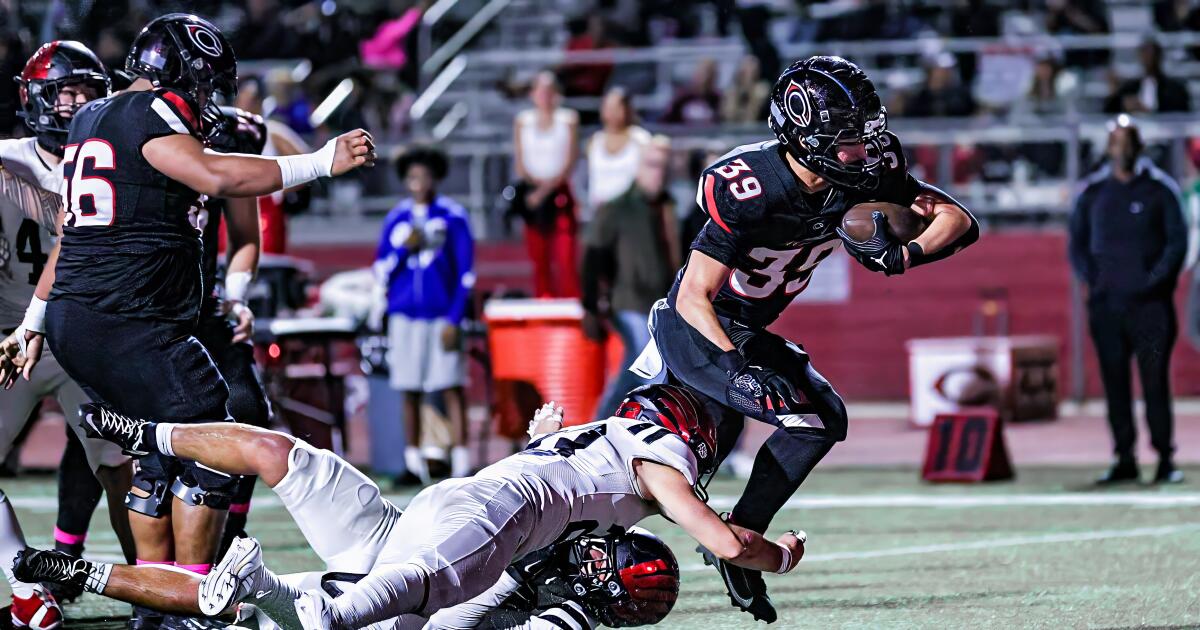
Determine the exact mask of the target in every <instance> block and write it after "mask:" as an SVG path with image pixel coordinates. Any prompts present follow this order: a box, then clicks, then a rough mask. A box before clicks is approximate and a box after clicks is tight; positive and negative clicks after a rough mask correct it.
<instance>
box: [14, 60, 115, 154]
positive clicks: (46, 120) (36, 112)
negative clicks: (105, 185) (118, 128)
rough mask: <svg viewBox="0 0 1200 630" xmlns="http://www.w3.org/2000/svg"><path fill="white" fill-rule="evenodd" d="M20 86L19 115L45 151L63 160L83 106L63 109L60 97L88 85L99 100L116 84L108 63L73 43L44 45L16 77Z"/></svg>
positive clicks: (64, 107) (71, 106) (75, 105)
mask: <svg viewBox="0 0 1200 630" xmlns="http://www.w3.org/2000/svg"><path fill="white" fill-rule="evenodd" d="M16 81H17V83H18V84H19V85H20V89H19V92H20V102H21V111H20V112H19V115H20V116H21V117H22V118H24V119H25V124H26V125H27V126H28V127H29V128H30V129H31V130H32V131H33V133H34V134H35V135H36V136H37V139H38V144H39V145H41V146H42V148H44V149H46V150H47V151H50V152H51V153H54V154H55V155H59V156H61V155H62V154H63V145H64V144H66V142H67V131H68V130H69V129H70V127H71V116H74V115H75V111H76V110H78V109H79V107H80V106H79V105H77V104H74V103H72V104H71V105H65V106H64V105H60V104H59V102H58V95H59V92H60V91H61V90H62V88H63V87H64V86H66V85H78V84H83V85H86V86H87V87H88V88H90V89H91V91H93V92H95V93H96V98H104V97H106V96H108V93H109V90H110V88H111V86H112V83H111V82H110V81H109V78H108V72H107V71H106V70H105V68H104V63H103V62H101V61H100V58H99V57H97V56H96V53H94V52H92V51H91V50H90V49H89V48H88V47H87V46H84V45H83V44H81V43H79V42H76V41H70V40H62V41H53V42H49V43H47V44H43V45H42V47H41V48H38V49H37V52H35V53H33V56H32V57H30V58H29V61H27V62H26V63H25V69H24V70H22V71H21V75H20V76H18V77H16Z"/></svg>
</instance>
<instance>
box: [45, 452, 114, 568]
mask: <svg viewBox="0 0 1200 630" xmlns="http://www.w3.org/2000/svg"><path fill="white" fill-rule="evenodd" d="M103 494H104V488H103V487H102V486H101V485H100V482H99V481H97V480H96V475H95V474H94V473H93V472H92V468H91V466H89V465H88V461H87V454H86V453H85V452H84V450H83V445H82V444H80V442H79V437H78V436H76V435H75V432H74V431H72V430H69V429H68V430H67V447H66V448H65V449H63V456H62V461H61V462H60V463H59V466H58V517H57V519H56V520H55V527H54V548H55V549H57V550H59V551H63V552H66V553H69V554H71V555H72V556H75V557H79V556H81V555H83V541H84V539H85V538H86V537H87V531H88V524H89V523H90V522H91V520H92V514H93V513H95V511H96V506H97V505H99V504H100V497H102V496H103Z"/></svg>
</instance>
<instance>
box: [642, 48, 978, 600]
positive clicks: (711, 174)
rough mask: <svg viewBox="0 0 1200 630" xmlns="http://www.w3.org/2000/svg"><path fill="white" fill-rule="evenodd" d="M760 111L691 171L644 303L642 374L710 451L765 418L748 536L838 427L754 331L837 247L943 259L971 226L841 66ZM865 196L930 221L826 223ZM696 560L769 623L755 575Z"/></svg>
mask: <svg viewBox="0 0 1200 630" xmlns="http://www.w3.org/2000/svg"><path fill="white" fill-rule="evenodd" d="M768 122H769V126H770V127H771V129H772V131H774V133H775V135H776V140H772V141H768V142H761V143H758V144H750V145H745V146H741V147H738V148H736V149H734V150H733V151H731V152H729V153H728V154H726V155H725V156H723V157H721V159H719V160H717V162H715V163H714V164H712V165H711V166H709V167H708V168H706V169H705V170H704V172H703V173H702V174H701V176H700V184H699V189H698V192H697V202H698V203H699V204H700V207H701V208H702V209H703V210H704V211H705V212H706V213H707V214H708V217H709V219H708V222H707V223H706V224H705V226H704V228H703V230H701V232H700V234H699V235H698V236H697V237H696V239H695V241H694V242H693V243H692V251H691V255H690V257H689V259H688V261H687V263H686V264H685V266H684V267H683V269H682V270H680V272H679V274H678V276H677V277H676V280H675V284H674V286H672V287H671V290H670V292H669V294H668V295H667V298H666V299H665V300H660V301H659V303H658V304H657V305H656V306H655V309H654V311H653V312H652V314H651V329H652V333H653V338H654V342H653V343H652V344H651V347H650V348H648V352H647V353H645V355H644V357H643V358H644V359H645V361H643V362H642V365H643V366H644V367H643V368H642V370H641V371H642V375H643V376H647V377H654V376H660V377H661V373H662V370H661V367H663V366H665V368H666V376H667V378H669V379H670V380H671V381H673V382H681V383H684V384H686V385H688V386H691V387H693V388H695V389H697V390H699V391H701V392H703V393H704V394H705V395H706V396H707V397H708V398H709V400H708V403H709V404H710V405H712V406H713V407H715V409H714V410H713V411H714V413H715V414H716V415H717V416H718V417H720V418H721V419H722V420H721V422H720V425H719V436H720V442H719V444H718V451H719V452H720V455H721V456H722V457H724V456H726V455H728V453H729V452H730V450H731V449H732V448H733V447H734V445H735V444H736V442H737V438H738V436H739V435H740V434H741V431H742V427H743V424H744V421H743V417H744V416H750V417H752V418H755V419H757V420H761V421H764V422H770V423H773V424H775V425H777V426H778V427H779V428H778V429H776V431H775V433H774V434H772V435H771V437H770V438H769V439H768V440H767V442H766V444H765V445H764V446H763V447H762V449H761V450H760V451H759V453H758V456H757V458H756V459H755V462H754V468H753V472H752V474H751V477H750V481H749V483H748V484H747V486H746V491H745V493H744V494H743V496H742V498H741V500H740V501H739V502H738V504H737V505H736V506H735V507H734V509H733V512H732V514H731V516H730V519H731V521H732V522H735V523H737V524H739V525H741V526H744V527H747V528H749V529H752V530H755V531H759V532H762V531H765V530H766V528H767V526H768V524H769V523H770V522H771V519H772V518H773V517H774V516H775V514H776V512H778V511H779V509H780V508H781V507H782V506H783V504H784V502H786V501H787V500H788V498H790V497H791V495H792V494H793V493H794V492H795V490H796V489H797V488H798V487H799V486H800V484H801V483H802V482H803V481H804V479H805V477H807V476H808V473H809V472H810V471H811V470H812V469H813V467H814V466H816V464H817V462H819V461H820V460H821V458H822V457H824V456H825V454H826V453H827V452H829V450H830V448H832V446H833V445H834V444H835V443H836V442H839V441H841V440H843V439H845V437H846V424H847V422H846V421H847V418H846V407H845V405H844V404H843V402H842V399H841V397H840V396H838V394H837V392H836V391H834V389H833V387H832V386H831V385H830V384H829V382H828V381H826V380H825V379H824V378H823V377H822V376H821V375H820V373H818V372H817V371H816V369H814V368H813V366H812V363H811V361H810V360H809V357H808V355H807V354H806V353H805V352H804V350H803V349H802V348H801V347H800V346H798V345H796V344H794V343H792V342H790V341H788V340H786V339H783V338H782V337H779V336H778V335H775V334H772V333H770V332H767V331H766V330H765V327H766V326H768V325H770V324H771V323H772V322H773V321H775V319H776V318H777V317H778V316H779V314H780V313H781V312H782V311H783V309H784V308H785V307H787V305H788V304H789V303H790V302H791V301H792V299H793V298H794V297H795V296H796V295H797V294H798V293H800V292H801V291H803V290H804V288H805V287H806V286H807V285H808V282H809V279H810V277H811V274H812V272H813V269H814V268H815V267H816V266H817V264H819V263H820V262H821V261H822V260H823V259H825V258H826V257H827V256H829V255H830V254H831V253H833V251H834V250H836V249H837V248H838V247H839V246H842V245H844V246H845V247H846V249H847V251H848V252H849V253H850V254H851V255H852V256H854V257H855V258H856V259H857V260H858V261H859V262H860V263H862V264H863V265H865V266H866V267H868V268H869V269H872V270H874V271H879V272H883V273H886V274H888V275H893V274H900V273H904V272H905V270H907V269H909V268H911V267H914V266H916V265H920V264H924V263H928V262H932V261H934V260H938V259H940V258H944V257H946V256H949V255H950V254H952V253H954V252H956V251H958V250H960V249H962V248H963V247H966V246H967V245H970V244H971V243H972V242H974V241H975V240H976V239H977V238H978V233H979V230H978V226H977V223H976V221H975V219H974V217H972V216H971V214H970V213H969V212H967V211H966V210H965V209H964V208H963V207H962V206H961V205H959V204H958V203H957V202H955V201H954V200H953V199H951V198H950V197H949V196H948V195H946V194H945V193H943V192H941V191H939V190H937V189H936V188H934V187H932V186H929V185H927V184H925V183H923V182H921V181H918V180H917V179H915V178H913V177H912V176H911V175H909V174H908V172H907V165H906V163H905V160H904V153H903V152H902V150H901V147H900V142H899V140H898V139H897V138H896V136H895V135H893V134H892V133H890V132H888V131H887V118H886V112H885V110H884V108H883V107H882V105H881V104H880V102H879V97H878V96H877V94H876V93H875V88H874V86H873V85H872V83H871V81H870V79H868V78H867V76H866V74H865V73H863V72H862V71H861V70H860V69H859V68H858V67H857V66H855V65H854V64H852V63H850V62H849V61H846V60H845V59H841V58H839V57H812V58H810V59H807V60H804V61H799V62H796V63H795V64H793V65H792V66H791V67H789V68H788V69H787V70H786V71H784V73H783V74H782V75H781V76H780V77H779V80H778V81H777V82H776V84H775V87H774V88H773V90H772V94H771V116H770V119H769V121H768ZM865 201H885V202H890V203H895V204H899V205H902V206H911V207H912V208H913V209H914V210H915V211H917V212H919V213H920V214H922V215H924V216H925V217H926V218H927V219H929V220H930V224H929V226H928V228H927V229H926V231H925V232H924V233H923V234H922V235H921V236H920V237H918V238H917V239H916V240H914V241H913V242H911V243H898V242H896V241H895V239H893V238H892V237H891V236H890V235H889V233H888V232H887V219H886V217H885V216H884V215H883V214H882V213H876V215H875V235H874V236H873V237H872V238H871V239H869V240H867V241H865V242H857V241H854V240H852V239H850V238H849V237H847V236H846V235H844V234H842V233H841V232H840V224H841V219H842V216H843V214H844V213H845V212H846V210H848V209H849V208H851V207H852V206H854V205H856V204H858V203H862V202H865ZM656 352H657V355H656ZM659 355H660V356H661V362H659V361H657V360H656V359H657V358H658V356H659ZM655 367H658V368H659V369H658V370H655V369H654V368H655ZM656 371H657V372H659V374H655V372H656ZM709 559H710V560H713V561H714V562H716V563H717V565H718V569H719V570H720V571H721V573H722V576H723V577H724V578H725V582H726V586H727V587H728V588H729V590H730V596H731V599H732V601H733V603H734V605H736V606H738V607H740V608H742V609H743V610H747V611H749V612H750V613H751V614H753V615H754V616H755V618H756V619H762V620H765V621H768V622H770V621H774V619H775V616H776V615H775V611H774V608H773V606H772V605H771V603H770V599H769V598H768V597H767V596H766V587H765V585H764V584H763V582H762V578H761V575H760V574H758V573H757V572H752V571H745V570H742V569H738V568H736V567H732V566H730V565H728V564H727V563H722V562H719V561H716V560H715V559H712V558H709Z"/></svg>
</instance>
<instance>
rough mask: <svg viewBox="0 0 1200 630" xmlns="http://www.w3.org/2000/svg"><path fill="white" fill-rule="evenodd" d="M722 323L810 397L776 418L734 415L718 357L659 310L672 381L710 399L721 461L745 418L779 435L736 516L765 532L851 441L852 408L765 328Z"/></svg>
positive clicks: (655, 329) (665, 309)
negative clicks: (836, 449) (837, 447)
mask: <svg viewBox="0 0 1200 630" xmlns="http://www.w3.org/2000/svg"><path fill="white" fill-rule="evenodd" d="M718 319H720V321H721V325H722V327H724V328H725V332H726V333H727V334H728V335H729V339H730V340H731V341H732V342H733V343H734V345H735V346H736V347H737V348H738V350H739V351H740V352H741V353H742V355H743V356H745V357H746V358H747V359H749V360H750V361H751V362H752V363H754V364H756V365H761V366H764V367H769V368H771V369H773V370H775V371H777V372H779V373H780V374H781V375H783V376H784V377H785V378H787V379H788V380H789V381H790V382H791V383H792V384H794V385H795V386H796V388H797V389H799V390H800V392H801V393H802V394H803V395H804V396H803V397H804V400H803V401H802V402H801V403H800V404H799V405H795V406H794V408H790V407H789V408H785V409H783V410H780V412H778V415H776V413H772V412H765V413H760V414H746V413H744V410H735V409H733V408H732V407H731V405H730V402H729V400H728V396H727V393H726V386H727V383H728V376H727V375H726V374H725V372H724V370H722V369H721V368H719V367H717V363H716V357H717V356H719V355H720V354H721V351H720V349H719V348H717V347H716V346H714V345H713V344H712V343H711V342H709V341H708V340H707V339H705V338H704V336H703V335H701V334H700V333H699V332H698V331H696V330H695V329H694V328H692V327H691V326H690V325H689V324H688V323H687V322H685V321H684V320H683V318H682V317H680V316H679V315H678V313H676V312H675V310H674V309H673V308H671V307H670V306H667V305H666V304H665V303H664V302H660V303H659V305H656V308H655V310H654V313H653V315H652V322H653V323H652V333H653V335H654V339H655V342H656V344H657V345H658V349H659V353H660V354H661V355H662V358H663V362H664V363H665V365H666V367H667V370H668V372H669V376H668V378H669V380H670V381H671V382H674V383H679V384H683V385H687V386H689V387H691V388H692V389H695V390H697V391H699V392H700V393H701V394H703V395H704V397H705V399H706V400H705V402H706V403H707V405H708V407H709V411H710V413H712V414H713V416H714V417H715V418H717V422H718V424H717V434H718V435H717V438H718V439H717V454H718V456H719V457H720V458H721V459H724V458H725V457H726V456H728V455H729V453H730V452H732V450H733V449H734V447H736V446H737V441H738V438H739V437H740V436H741V434H742V429H743V428H744V427H745V418H746V417H747V416H750V417H753V418H754V419H756V420H760V421H763V422H768V423H771V424H774V425H776V426H777V427H778V428H776V429H775V432H774V433H772V434H771V436H770V437H768V438H767V441H766V443H764V444H763V445H762V448H760V449H759V451H758V455H757V456H756V457H755V459H754V468H753V470H752V472H751V473H750V480H749V482H748V483H747V484H746V490H745V491H744V492H743V493H742V497H741V499H739V500H738V502H737V505H735V506H734V508H733V513H732V516H731V518H732V520H733V522H735V523H737V524H738V525H741V526H743V527H746V528H749V529H752V530H754V531H757V532H764V531H766V529H767V526H768V525H770V524H771V519H773V518H774V517H775V514H776V513H778V512H779V510H780V509H781V508H783V505H784V504H785V503H786V502H787V500H788V499H790V498H791V497H792V495H793V494H794V493H795V492H796V490H797V489H798V488H799V487H800V484H802V483H804V480H805V479H806V478H807V477H808V474H809V473H810V472H812V470H813V468H815V467H816V465H817V463H818V462H820V461H821V459H822V458H823V457H825V454H826V453H828V452H829V450H830V449H831V448H833V445H834V444H835V443H837V442H840V441H842V440H844V439H846V428H847V417H846V405H845V403H843V402H842V398H841V396H839V395H838V393H837V392H836V391H834V389H833V387H832V386H831V385H830V384H829V381H827V380H825V378H824V377H822V376H821V374H820V373H819V372H817V370H816V369H815V368H814V367H813V365H812V362H811V361H810V360H809V356H808V354H807V353H806V352H804V350H803V349H802V348H800V347H799V346H797V345H796V344H793V343H791V342H789V341H788V340H786V339H784V338H782V337H780V336H779V335H776V334H773V333H770V332H767V331H766V330H763V329H761V328H754V327H749V326H745V325H743V324H741V323H738V322H736V321H733V320H730V319H727V318H722V317H718Z"/></svg>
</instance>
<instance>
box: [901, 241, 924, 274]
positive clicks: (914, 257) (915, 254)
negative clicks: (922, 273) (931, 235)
mask: <svg viewBox="0 0 1200 630" xmlns="http://www.w3.org/2000/svg"><path fill="white" fill-rule="evenodd" d="M904 247H905V248H906V249H908V267H909V268H910V269H911V268H913V267H916V266H917V265H919V264H921V263H923V262H925V248H924V247H921V244H920V243H918V242H916V241H909V243H908V245H905V246H904Z"/></svg>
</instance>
